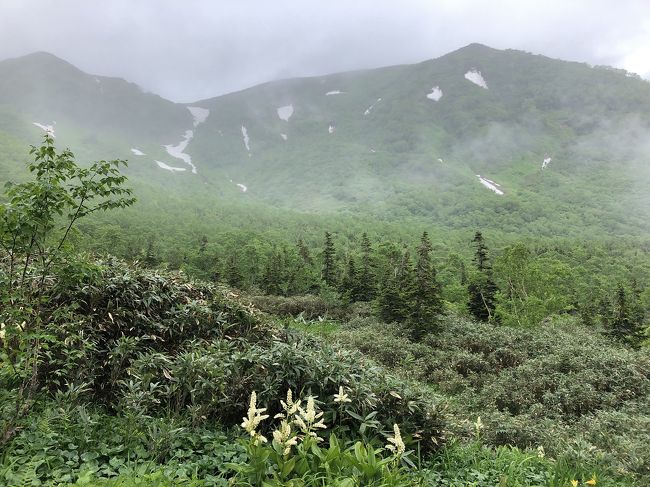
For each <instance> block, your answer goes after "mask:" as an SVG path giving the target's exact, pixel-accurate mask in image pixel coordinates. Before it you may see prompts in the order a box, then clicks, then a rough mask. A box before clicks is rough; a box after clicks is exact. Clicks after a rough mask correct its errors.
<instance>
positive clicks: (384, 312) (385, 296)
mask: <svg viewBox="0 0 650 487" xmlns="http://www.w3.org/2000/svg"><path fill="white" fill-rule="evenodd" d="M412 290H413V268H412V266H411V255H410V253H409V251H408V250H405V251H404V253H403V254H402V259H401V261H400V263H399V265H398V266H397V267H396V268H395V269H394V270H393V272H392V273H391V274H390V275H389V276H388V278H387V279H386V281H385V283H384V286H383V288H382V290H381V294H380V295H379V314H380V316H381V318H382V320H384V321H385V322H387V323H391V322H398V323H403V322H405V321H406V320H407V319H408V318H409V316H410V314H411V303H410V298H411V296H412Z"/></svg>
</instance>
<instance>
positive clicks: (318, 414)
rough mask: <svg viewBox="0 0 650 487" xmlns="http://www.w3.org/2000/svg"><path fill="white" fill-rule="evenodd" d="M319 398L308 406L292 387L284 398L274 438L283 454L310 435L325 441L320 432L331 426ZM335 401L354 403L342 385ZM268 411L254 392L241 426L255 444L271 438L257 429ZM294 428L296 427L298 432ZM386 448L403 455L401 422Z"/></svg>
mask: <svg viewBox="0 0 650 487" xmlns="http://www.w3.org/2000/svg"><path fill="white" fill-rule="evenodd" d="M315 399H316V398H315V397H314V396H309V397H307V405H306V406H305V408H303V407H302V400H300V399H298V400H297V401H294V399H293V393H292V392H291V389H289V390H288V391H287V397H286V400H284V401H282V400H280V404H281V405H282V409H283V411H282V412H281V413H278V414H276V415H275V416H274V418H275V419H281V420H282V422H281V423H280V426H279V428H278V429H276V430H275V431H273V441H274V443H275V444H276V445H277V446H278V447H279V448H280V449H281V450H282V454H283V455H285V456H287V455H289V454H290V453H291V447H293V446H297V445H298V442H299V441H301V440H302V441H304V440H305V438H307V437H311V438H313V439H314V440H315V441H316V442H320V441H323V438H321V437H320V436H318V434H317V431H318V430H320V429H325V428H327V425H326V424H325V422H324V421H323V412H322V411H318V410H317V409H316V401H315ZM334 402H337V403H339V404H343V403H347V402H352V400H351V399H350V398H349V397H348V395H347V394H346V393H345V390H344V389H343V386H340V387H339V392H338V394H334ZM264 412H266V408H258V407H257V394H256V393H255V391H253V392H252V393H251V398H250V404H249V406H248V415H247V416H246V417H245V418H243V420H244V421H243V422H242V424H241V427H242V428H244V429H245V430H246V431H247V432H248V434H249V435H250V436H251V438H252V441H253V444H254V445H258V444H260V443H266V442H267V439H266V438H265V437H264V436H262V434H261V433H260V432H259V431H257V428H258V426H259V425H260V423H261V422H262V421H263V420H265V419H267V418H268V417H269V415H268V414H262V413H264ZM293 427H296V430H295V431H294V429H293ZM386 449H388V450H390V451H391V452H393V454H395V456H396V457H400V456H401V455H403V454H404V453H405V451H406V445H405V444H404V441H403V440H402V434H401V432H400V430H399V426H397V424H395V425H394V426H393V436H392V437H389V438H388V444H387V445H386Z"/></svg>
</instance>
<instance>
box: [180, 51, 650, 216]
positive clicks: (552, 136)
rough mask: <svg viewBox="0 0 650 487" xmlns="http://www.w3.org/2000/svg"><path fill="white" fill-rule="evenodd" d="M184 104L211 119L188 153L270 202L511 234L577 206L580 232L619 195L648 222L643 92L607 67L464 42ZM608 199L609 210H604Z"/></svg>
mask: <svg viewBox="0 0 650 487" xmlns="http://www.w3.org/2000/svg"><path fill="white" fill-rule="evenodd" d="M468 78H470V79H468ZM472 80H474V81H472ZM477 83H478V84H477ZM482 83H486V86H487V88H485V87H483V86H480V84H482ZM196 105H199V106H204V107H206V108H209V109H210V111H211V115H210V117H209V118H208V120H207V121H206V123H205V124H203V125H202V126H201V127H199V128H198V130H197V133H196V136H195V139H194V141H193V143H192V145H191V147H190V148H189V150H188V151H189V152H190V153H191V154H192V155H193V156H194V157H195V158H196V159H197V160H201V161H204V162H205V164H206V169H208V168H209V167H214V168H219V169H220V170H224V171H226V172H227V173H229V174H230V175H231V177H232V178H233V179H234V180H237V181H241V182H243V183H244V184H246V186H247V187H248V190H249V192H250V193H252V194H254V195H255V196H256V197H260V198H262V199H263V200H265V201H269V202H272V203H276V204H281V205H288V206H291V207H298V208H305V209H308V210H323V209H326V210H331V209H339V210H340V209H349V210H353V211H374V212H375V213H376V214H378V215H381V214H386V212H388V213H390V214H392V216H393V217H405V216H413V215H420V216H430V217H433V218H436V219H439V220H445V221H447V222H449V220H450V219H456V218H457V217H458V216H460V215H463V218H460V219H457V220H456V221H457V222H458V223H459V224H461V225H468V224H472V225H480V224H481V216H480V215H479V216H476V217H473V216H472V214H473V213H474V212H478V213H479V214H483V213H484V211H485V210H486V209H487V210H488V212H489V213H491V215H492V216H495V215H497V214H501V216H502V217H504V218H501V220H502V224H503V225H510V224H511V225H519V224H520V223H521V218H520V214H521V213H524V214H526V217H525V218H526V220H527V221H528V222H530V221H535V220H537V219H545V216H544V213H545V211H544V210H543V209H544V208H554V209H559V210H560V213H565V212H569V213H570V212H571V210H572V208H573V207H574V205H575V201H574V200H575V199H578V200H580V202H581V203H582V204H584V205H586V206H587V207H589V209H590V210H592V211H591V213H592V214H591V215H589V218H590V220H591V221H588V222H585V223H586V224H594V225H600V223H599V222H602V220H603V219H606V220H616V219H617V218H618V216H619V215H620V214H621V211H620V210H621V205H619V203H621V201H620V200H621V198H622V199H626V198H629V201H624V202H623V206H625V205H629V206H635V209H638V210H639V211H645V212H646V213H644V214H645V215H647V206H648V205H646V204H645V203H646V202H645V200H643V197H642V192H643V184H645V182H648V181H650V179H649V171H648V163H647V161H648V153H649V152H650V151H648V150H647V149H648V146H647V144H645V146H644V141H645V136H644V134H645V133H646V131H647V129H648V127H650V118H649V117H648V113H649V112H648V108H650V84H648V83H647V82H645V81H643V80H641V79H638V77H633V76H630V75H628V74H627V73H625V72H624V71H620V70H612V69H605V68H591V67H589V66H587V65H584V64H579V63H569V62H564V61H557V60H552V59H549V58H545V57H543V56H534V55H531V54H527V53H523V52H518V51H499V50H495V49H490V48H488V47H485V46H481V45H470V46H468V47H466V48H463V49H461V50H459V51H456V52H454V53H450V54H448V55H446V56H443V57H441V58H439V59H435V60H431V61H426V62H423V63H420V64H416V65H408V66H395V67H389V68H381V69H375V70H368V71H359V72H351V73H343V74H335V75H329V76H322V77H316V78H306V79H295V80H286V81H278V82H272V83H267V84H264V85H261V86H257V87H253V88H250V89H248V90H244V91H241V92H238V93H234V94H230V95H226V96H221V97H217V98H213V99H210V100H203V101H201V102H197V103H196ZM286 107H290V108H286ZM278 110H280V112H278ZM289 113H290V117H287V115H288V114H289ZM287 118H288V120H286V119H287ZM242 127H245V131H246V137H247V138H248V148H247V145H246V140H245V139H246V137H245V136H244V134H243V128H242ZM283 134H284V135H283ZM285 138H286V140H285ZM549 158H550V161H548V159H549ZM544 160H547V163H546V167H545V169H544V170H542V166H543V165H544ZM477 175H482V176H484V177H485V178H486V179H487V181H486V179H483V180H480V179H479V178H478V177H477ZM490 181H496V182H497V183H498V184H500V186H496V187H495V186H493V185H492V184H491V182H490ZM641 181H643V182H644V183H643V184H641ZM481 183H482V184H483V185H482V184H481ZM485 186H492V187H493V188H494V189H498V190H500V191H502V192H503V193H505V194H502V195H500V194H497V193H495V192H491V191H489V189H487V188H486V187H485ZM612 186H614V187H612ZM630 189H631V191H630ZM611 191H613V199H615V200H616V201H612V202H605V205H603V199H607V198H608V196H607V194H608V192H611ZM610 203H611V204H610ZM629 206H628V208H629ZM636 207H638V208H636ZM608 212H609V213H611V215H609V214H608ZM509 213H516V214H517V215H516V216H515V218H514V219H509V218H508V214H509ZM555 213H557V212H555ZM623 213H628V217H629V219H630V220H634V221H633V222H631V223H632V225H633V226H634V227H635V228H636V229H640V228H642V227H643V226H644V221H643V219H635V217H634V216H632V215H630V214H629V212H627V211H623ZM488 224H490V222H488ZM562 225H563V226H564V223H563V224H562ZM646 228H647V227H646Z"/></svg>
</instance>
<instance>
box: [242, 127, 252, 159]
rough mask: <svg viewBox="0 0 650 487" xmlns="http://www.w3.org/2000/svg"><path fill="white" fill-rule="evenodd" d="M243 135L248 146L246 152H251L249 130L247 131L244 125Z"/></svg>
mask: <svg viewBox="0 0 650 487" xmlns="http://www.w3.org/2000/svg"><path fill="white" fill-rule="evenodd" d="M241 135H242V137H243V138H244V145H245V146H246V150H247V151H248V152H250V151H251V146H250V138H249V137H248V130H246V127H244V126H243V125H242V126H241Z"/></svg>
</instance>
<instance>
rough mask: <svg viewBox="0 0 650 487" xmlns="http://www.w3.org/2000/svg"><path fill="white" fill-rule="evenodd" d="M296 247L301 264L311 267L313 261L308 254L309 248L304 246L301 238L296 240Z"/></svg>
mask: <svg viewBox="0 0 650 487" xmlns="http://www.w3.org/2000/svg"><path fill="white" fill-rule="evenodd" d="M296 247H298V253H299V254H300V257H302V260H303V262H304V263H305V264H306V265H312V264H313V260H312V258H311V253H310V252H309V247H307V245H305V242H304V240H303V239H301V238H299V239H298V243H297V244H296Z"/></svg>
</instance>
